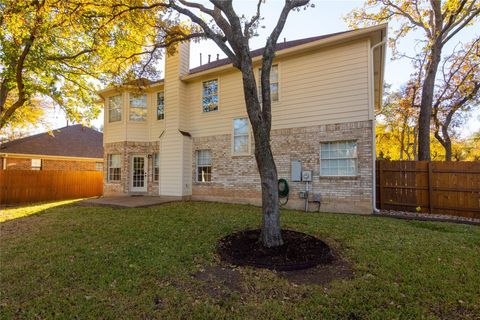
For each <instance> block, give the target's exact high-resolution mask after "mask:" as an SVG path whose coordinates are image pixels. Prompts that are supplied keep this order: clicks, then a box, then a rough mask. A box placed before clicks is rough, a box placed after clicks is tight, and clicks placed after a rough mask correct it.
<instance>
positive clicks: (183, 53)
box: [160, 43, 190, 196]
mask: <svg viewBox="0 0 480 320" xmlns="http://www.w3.org/2000/svg"><path fill="white" fill-rule="evenodd" d="M179 46H181V49H180V50H179V52H178V53H177V55H175V56H170V57H167V59H166V62H165V74H166V75H168V76H166V77H165V91H164V92H165V119H166V121H165V122H164V123H165V134H164V135H163V136H162V138H161V140H160V159H161V160H160V194H161V195H171V196H182V195H185V194H186V193H185V192H186V189H185V187H184V186H185V184H184V158H185V157H188V155H185V148H186V147H185V146H184V144H185V143H187V142H186V141H185V140H186V139H184V136H183V135H182V134H181V133H180V132H179V131H178V130H179V129H180V130H185V131H188V127H187V126H188V120H187V119H186V118H187V117H188V116H189V115H188V113H186V112H184V108H185V107H184V105H185V96H186V92H187V89H186V84H185V83H184V82H182V81H181V80H180V75H182V74H185V73H186V72H187V68H188V64H185V63H186V62H187V61H188V55H189V54H188V51H189V50H188V44H186V43H183V44H180V45H179ZM180 111H182V112H180ZM189 152H190V151H189Z"/></svg>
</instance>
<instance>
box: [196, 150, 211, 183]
mask: <svg viewBox="0 0 480 320" xmlns="http://www.w3.org/2000/svg"><path fill="white" fill-rule="evenodd" d="M196 176H197V179H196V180H197V182H208V181H212V151H211V150H197V174H196Z"/></svg>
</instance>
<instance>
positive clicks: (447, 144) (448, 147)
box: [442, 126, 452, 161]
mask: <svg viewBox="0 0 480 320" xmlns="http://www.w3.org/2000/svg"><path fill="white" fill-rule="evenodd" d="M442 135H443V141H444V143H442V146H443V148H444V149H445V161H452V140H451V139H450V135H449V134H448V127H446V126H442Z"/></svg>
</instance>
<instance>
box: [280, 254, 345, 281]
mask: <svg viewBox="0 0 480 320" xmlns="http://www.w3.org/2000/svg"><path fill="white" fill-rule="evenodd" d="M278 275H279V276H280V277H282V278H285V279H287V280H288V281H289V282H290V283H294V284H298V285H300V284H301V285H319V286H327V285H329V284H330V283H331V282H332V281H334V280H343V279H352V278H353V276H354V273H353V267H352V265H351V264H350V263H348V262H347V261H345V260H343V259H340V258H334V259H333V261H332V263H329V264H320V265H318V266H316V267H314V268H310V269H304V270H294V271H283V272H279V273H278Z"/></svg>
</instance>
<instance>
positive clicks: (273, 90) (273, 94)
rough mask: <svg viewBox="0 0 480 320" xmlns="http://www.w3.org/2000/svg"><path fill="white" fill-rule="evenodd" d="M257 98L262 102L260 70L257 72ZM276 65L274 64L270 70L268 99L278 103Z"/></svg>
mask: <svg viewBox="0 0 480 320" xmlns="http://www.w3.org/2000/svg"><path fill="white" fill-rule="evenodd" d="M258 77H259V78H258V97H259V99H260V102H262V81H261V77H262V69H259V70H258ZM278 85H279V83H278V65H277V64H275V65H273V66H272V69H271V70H270V98H271V99H272V101H278Z"/></svg>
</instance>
